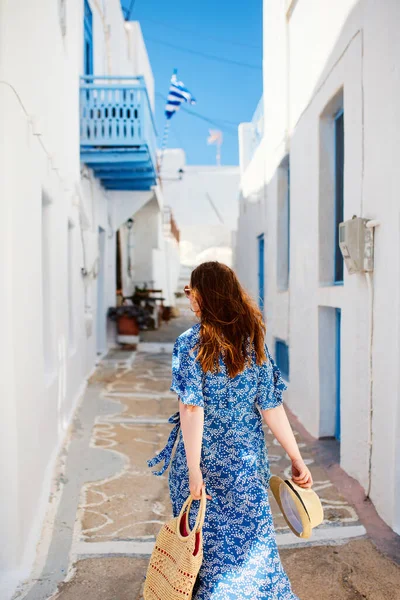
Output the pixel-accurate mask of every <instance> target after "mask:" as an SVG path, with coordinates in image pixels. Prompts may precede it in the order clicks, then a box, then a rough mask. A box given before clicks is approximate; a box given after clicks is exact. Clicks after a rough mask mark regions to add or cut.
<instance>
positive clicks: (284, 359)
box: [275, 339, 289, 381]
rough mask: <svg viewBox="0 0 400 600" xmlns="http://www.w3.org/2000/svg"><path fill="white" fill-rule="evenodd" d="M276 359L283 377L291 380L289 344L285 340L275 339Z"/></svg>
mask: <svg viewBox="0 0 400 600" xmlns="http://www.w3.org/2000/svg"><path fill="white" fill-rule="evenodd" d="M275 360H276V364H277V365H278V367H279V370H280V372H281V373H282V377H283V378H284V379H286V381H289V346H288V345H287V343H286V342H284V341H283V340H278V339H277V340H275Z"/></svg>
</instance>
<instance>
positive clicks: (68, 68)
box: [0, 0, 179, 597]
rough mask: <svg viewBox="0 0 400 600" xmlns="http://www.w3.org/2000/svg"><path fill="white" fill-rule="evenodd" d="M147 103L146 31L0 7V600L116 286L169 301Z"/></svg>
mask: <svg viewBox="0 0 400 600" xmlns="http://www.w3.org/2000/svg"><path fill="white" fill-rule="evenodd" d="M92 74H94V75H95V76H96V77H95V78H91V77H90V76H91V75H92ZM82 75H85V76H86V78H85V79H80V78H81V76H82ZM100 75H101V76H102V77H103V78H99V77H98V76H100ZM119 76H124V77H127V78H129V79H119V78H118V77H119ZM107 77H108V79H107ZM153 106H154V81H153V76H152V72H151V67H150V65H149V61H148V57H147V53H146V48H145V46H144V43H143V39H142V35H141V30H140V26H139V24H138V23H134V22H132V23H126V22H125V21H124V18H123V15H122V12H121V6H120V3H119V1H118V0H101V1H98V0H72V1H69V2H66V1H63V0H60V1H58V2H54V0H43V1H41V2H28V3H26V2H22V1H21V0H14V1H13V2H8V1H7V0H0V164H1V169H0V246H1V250H0V282H1V290H2V292H1V294H0V306H1V309H0V314H1V317H0V319H1V378H0V380H1V388H2V389H1V398H2V418H1V421H0V449H1V456H2V460H1V461H0V479H1V482H2V493H1V496H2V510H1V513H0V539H1V540H2V544H1V548H0V573H1V575H2V579H1V582H0V587H1V590H2V592H1V593H0V596H1V597H8V596H7V594H6V593H3V590H4V589H5V588H4V586H3V587H2V584H4V585H7V589H8V590H11V589H12V588H13V585H14V584H15V583H16V582H17V581H18V580H20V579H22V578H23V577H24V576H26V575H27V573H28V572H29V569H30V566H31V565H32V562H33V559H34V555H35V546H36V543H37V540H38V538H39V534H40V530H41V526H42V523H43V517H44V514H45V509H46V507H47V502H48V498H49V486H50V480H51V475H52V471H53V468H54V464H55V459H56V456H57V453H58V450H59V449H60V447H61V445H62V443H63V442H64V440H65V435H66V431H67V428H68V425H69V423H70V421H71V417H72V415H73V411H74V408H75V406H76V403H77V401H78V400H79V398H80V397H81V395H82V391H83V388H84V386H85V381H86V378H87V376H88V374H89V373H90V372H91V370H92V369H93V367H94V365H95V361H96V356H97V354H98V353H99V352H102V351H104V350H105V349H106V348H107V334H106V313H107V308H108V307H109V306H115V303H116V289H117V277H119V279H120V280H121V281H122V288H123V291H124V293H126V294H129V293H131V292H132V290H133V288H134V285H135V284H136V283H137V284H142V283H143V282H148V283H150V284H151V285H154V286H155V287H157V288H161V289H162V290H163V292H164V296H165V297H166V301H165V304H169V303H170V304H173V303H174V296H173V291H174V290H175V287H176V283H177V280H178V271H179V269H178V267H179V251H178V244H177V241H176V236H175V237H174V236H173V235H170V232H169V231H166V229H168V227H165V225H164V222H163V201H162V194H161V191H160V189H159V187H158V186H157V185H156V183H157V181H156V174H155V173H156V172H155V166H156V165H155V161H156V148H155V129H154V123H153ZM139 125H140V127H139ZM129 218H132V219H133V228H132V231H131V233H130V234H129V236H128V234H127V225H126V223H127V221H128V219H129ZM167 225H168V224H167ZM118 231H120V235H119V244H120V263H119V264H120V268H119V270H120V272H119V273H117V269H116V246H117V236H116V233H117V232H118ZM128 237H129V240H128ZM128 255H129V257H130V260H129V259H128ZM128 266H129V269H128ZM167 267H168V268H167ZM167 274H168V275H167ZM109 341H110V340H109ZM111 341H112V340H111Z"/></svg>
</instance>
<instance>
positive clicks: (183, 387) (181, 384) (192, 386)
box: [170, 337, 204, 407]
mask: <svg viewBox="0 0 400 600" xmlns="http://www.w3.org/2000/svg"><path fill="white" fill-rule="evenodd" d="M170 390H171V391H174V392H176V393H177V394H178V396H179V398H180V400H181V401H182V402H183V403H184V404H193V405H195V406H201V407H204V399H203V370H202V368H201V365H200V363H199V362H198V361H197V360H195V355H194V353H193V351H192V350H191V349H190V347H189V345H188V344H187V342H186V341H185V340H184V339H183V340H182V339H181V338H179V337H178V338H177V340H176V342H175V344H174V349H173V351H172V383H171V387H170Z"/></svg>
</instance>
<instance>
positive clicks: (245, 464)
mask: <svg viewBox="0 0 400 600" xmlns="http://www.w3.org/2000/svg"><path fill="white" fill-rule="evenodd" d="M200 327H201V326H200V323H197V324H196V325H194V326H193V327H191V328H190V329H188V330H187V331H185V332H184V333H182V334H181V335H180V336H179V337H178V338H177V339H176V342H175V344H174V349H173V354H172V383H171V390H173V391H175V392H176V393H177V395H178V396H179V399H180V400H181V402H183V403H184V404H191V405H195V406H200V407H202V408H204V429H203V444H202V466H203V467H204V469H206V470H207V474H208V476H209V477H211V474H212V473H218V477H220V478H221V477H227V478H228V479H229V480H230V478H231V473H232V472H236V473H238V472H242V476H243V477H244V476H246V474H247V475H248V476H249V477H255V476H259V477H261V479H262V481H263V482H264V484H265V485H266V486H268V485H269V483H268V480H269V475H270V473H269V468H268V462H267V449H266V445H265V439H264V433H263V429H262V417H261V414H260V412H259V410H258V408H257V407H259V408H261V409H266V408H273V407H275V406H278V405H279V404H281V403H282V391H283V390H284V389H286V385H285V383H284V382H283V380H282V379H281V377H280V374H279V372H278V370H277V368H276V366H275V365H274V363H273V361H272V359H271V358H270V357H269V360H268V361H267V362H265V363H264V364H263V365H261V366H259V365H257V363H256V357H255V353H254V352H253V353H252V360H251V363H250V364H249V365H246V366H245V368H244V370H243V371H242V372H241V373H239V374H238V375H236V376H235V377H232V378H231V377H230V376H229V374H228V372H227V368H226V365H225V363H224V359H223V353H221V356H220V358H219V365H220V371H219V372H218V371H216V372H210V371H208V372H206V373H204V372H203V370H202V368H201V365H200V364H199V362H198V360H196V356H197V353H198V349H197V350H194V348H195V346H196V345H197V344H200V343H201V339H200ZM265 350H266V353H267V356H268V355H269V353H268V349H267V347H266V346H265ZM274 369H275V373H276V374H277V376H275V377H274ZM221 483H222V482H221ZM210 486H211V482H210Z"/></svg>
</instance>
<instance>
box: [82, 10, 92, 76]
mask: <svg viewBox="0 0 400 600" xmlns="http://www.w3.org/2000/svg"><path fill="white" fill-rule="evenodd" d="M84 2H85V8H84V24H83V35H84V39H83V72H84V74H85V75H93V15H92V10H91V8H90V6H89V2H88V0H84Z"/></svg>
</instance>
